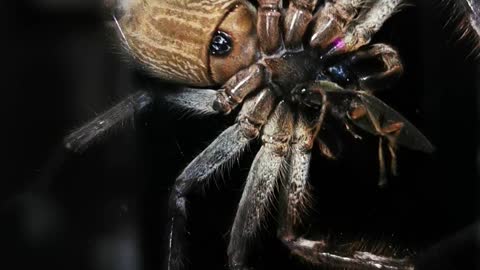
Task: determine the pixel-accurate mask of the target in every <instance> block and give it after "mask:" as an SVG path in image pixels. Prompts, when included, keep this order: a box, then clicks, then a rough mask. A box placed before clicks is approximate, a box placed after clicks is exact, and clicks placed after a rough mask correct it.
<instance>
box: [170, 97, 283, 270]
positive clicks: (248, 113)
mask: <svg viewBox="0 0 480 270" xmlns="http://www.w3.org/2000/svg"><path fill="white" fill-rule="evenodd" d="M274 105H275V96H274V94H273V93H272V91H271V90H270V89H269V88H265V89H263V90H262V91H260V92H259V93H258V94H257V95H255V96H253V97H251V98H249V99H247V100H246V101H245V103H244V104H243V106H242V110H241V111H240V113H239V116H238V118H237V122H236V124H234V125H233V126H231V127H229V128H228V129H226V130H225V131H224V132H223V133H222V134H220V135H219V136H218V137H217V138H216V139H215V140H214V141H213V142H212V143H211V144H210V145H209V146H208V147H207V148H206V149H205V150H204V151H203V152H202V153H200V154H199V155H198V156H197V157H196V158H195V159H194V160H193V161H192V162H191V163H190V164H189V165H188V166H187V167H186V168H185V169H184V170H183V172H182V173H181V174H180V176H179V177H178V178H177V179H176V181H175V184H174V186H173V189H172V191H171V194H170V198H169V224H168V230H169V242H168V258H167V260H166V263H167V269H169V270H178V269H183V266H184V262H185V253H186V250H185V248H184V243H185V240H186V239H185V238H186V225H187V223H186V222H187V197H188V195H189V193H191V192H192V191H194V190H195V188H197V187H199V186H202V185H205V184H206V181H207V180H208V179H209V178H211V177H212V176H213V175H214V174H215V173H218V172H220V171H221V170H222V169H224V167H227V166H228V165H230V164H231V163H233V161H234V160H235V159H236V158H237V157H238V156H239V155H240V154H241V153H242V152H243V150H244V149H245V147H246V146H247V145H248V143H249V142H250V141H251V140H253V139H255V138H256V137H258V135H259V133H260V130H261V128H262V126H263V125H264V124H265V122H266V121H267V119H268V116H269V115H270V112H271V111H272V110H273V107H274Z"/></svg>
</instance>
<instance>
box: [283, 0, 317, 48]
mask: <svg viewBox="0 0 480 270" xmlns="http://www.w3.org/2000/svg"><path fill="white" fill-rule="evenodd" d="M316 5H317V0H292V1H290V4H289V6H288V10H287V12H286V14H285V19H284V22H283V32H284V42H285V46H286V47H288V48H295V47H299V46H301V44H302V39H303V35H304V34H305V31H306V30H307V26H308V24H309V23H310V21H311V20H312V12H313V10H314V9H315V6H316Z"/></svg>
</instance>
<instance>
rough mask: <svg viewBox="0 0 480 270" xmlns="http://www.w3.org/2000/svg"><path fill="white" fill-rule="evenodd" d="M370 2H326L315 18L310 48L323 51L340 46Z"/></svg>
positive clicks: (348, 0)
mask: <svg viewBox="0 0 480 270" xmlns="http://www.w3.org/2000/svg"><path fill="white" fill-rule="evenodd" d="M368 2H372V0H337V1H333V2H332V1H326V2H325V5H324V6H323V7H322V8H321V9H319V10H318V11H317V12H316V14H315V16H314V19H313V22H312V23H313V28H312V34H311V36H310V46H311V47H314V48H317V47H318V48H320V49H322V50H325V49H328V48H329V47H330V46H332V45H333V46H334V47H335V46H340V45H341V44H340V43H339V41H340V40H341V37H342V36H343V33H344V32H345V30H346V29H347V27H348V26H349V25H350V23H352V22H353V21H354V20H355V18H357V17H358V15H359V14H360V13H361V11H362V10H363V8H364V7H365V6H366V5H367V3H368Z"/></svg>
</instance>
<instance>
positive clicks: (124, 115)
mask: <svg viewBox="0 0 480 270" xmlns="http://www.w3.org/2000/svg"><path fill="white" fill-rule="evenodd" d="M152 102H153V96H152V94H151V93H149V92H146V91H138V92H136V93H134V94H132V95H130V96H128V97H126V98H125V99H123V100H122V101H120V102H119V103H118V104H117V105H115V106H114V107H112V108H111V109H109V110H107V111H106V112H104V113H102V114H101V115H99V116H97V117H96V118H95V119H93V120H92V121H90V122H88V123H87V124H85V125H83V126H82V127H80V128H79V129H77V130H75V131H74V132H72V133H70V135H68V136H67V137H66V138H65V139H64V146H65V148H66V149H68V150H70V151H73V152H82V151H84V150H85V149H86V148H87V147H88V146H89V145H91V144H92V143H93V142H94V141H95V140H98V139H99V138H100V137H101V136H102V135H103V134H105V133H106V132H108V131H109V130H111V129H113V128H114V127H116V126H118V125H119V124H122V123H123V122H124V121H125V120H127V119H129V118H131V117H133V116H134V115H135V114H136V113H139V112H141V111H143V110H144V109H145V108H147V107H148V106H149V105H150V104H152Z"/></svg>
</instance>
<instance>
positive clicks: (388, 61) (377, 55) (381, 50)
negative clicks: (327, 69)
mask: <svg viewBox="0 0 480 270" xmlns="http://www.w3.org/2000/svg"><path fill="white" fill-rule="evenodd" d="M372 60H378V61H379V64H380V66H379V67H376V65H372ZM348 61H350V63H352V64H353V65H361V64H362V63H363V64H365V66H367V65H368V64H369V63H370V65H369V66H373V67H376V68H375V70H369V71H368V73H365V72H364V73H363V74H360V75H358V84H359V87H360V89H361V90H368V91H374V90H377V89H381V88H382V87H383V88H385V86H386V85H389V84H391V83H392V82H394V81H396V80H398V78H399V77H400V76H401V75H402V73H403V65H402V62H401V60H400V56H399V55H398V52H397V51H396V50H395V49H393V48H392V47H390V46H389V45H387V44H381V43H380V44H373V45H370V46H367V47H365V48H361V49H360V50H358V51H356V52H355V53H354V54H352V56H350V57H349V59H348Z"/></svg>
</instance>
